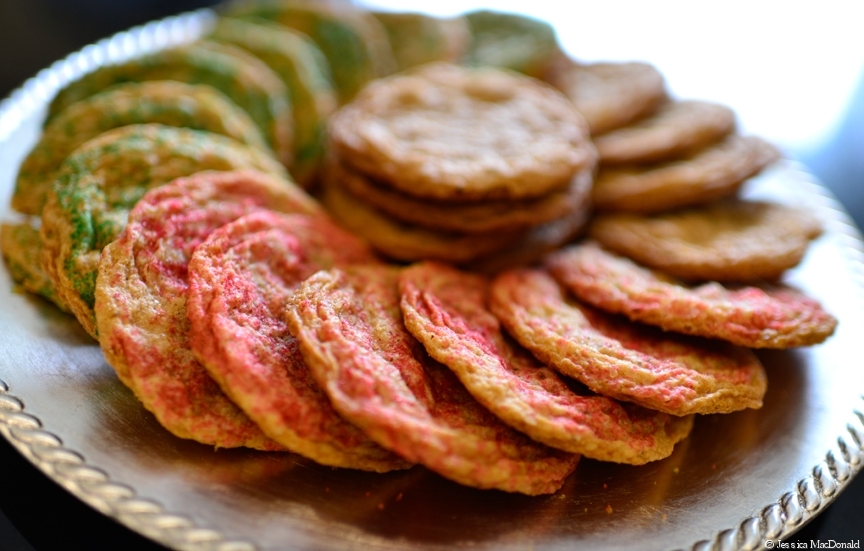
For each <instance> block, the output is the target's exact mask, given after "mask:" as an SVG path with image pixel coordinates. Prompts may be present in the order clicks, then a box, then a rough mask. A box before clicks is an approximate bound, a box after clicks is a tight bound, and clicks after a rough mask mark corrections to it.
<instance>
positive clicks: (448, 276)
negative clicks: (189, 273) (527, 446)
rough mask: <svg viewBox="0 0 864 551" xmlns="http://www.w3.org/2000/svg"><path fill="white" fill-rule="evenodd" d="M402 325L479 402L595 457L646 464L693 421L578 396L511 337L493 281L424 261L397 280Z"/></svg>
mask: <svg viewBox="0 0 864 551" xmlns="http://www.w3.org/2000/svg"><path fill="white" fill-rule="evenodd" d="M399 289H400V293H401V295H402V302H401V304H402V314H403V317H404V320H405V326H406V327H407V328H408V330H409V331H410V332H411V334H413V335H414V336H415V337H416V338H417V339H418V340H419V341H420V342H421V343H422V344H423V345H424V346H425V347H426V351H427V352H429V355H430V356H432V357H433V358H435V359H436V360H438V361H439V362H441V363H443V364H444V365H446V366H447V367H449V368H450V369H451V370H452V371H453V372H454V373H455V374H456V376H457V377H459V380H460V381H462V383H463V384H464V385H465V387H466V388H467V389H468V392H470V393H471V394H472V395H473V396H474V397H475V398H476V399H477V401H479V402H480V403H481V404H483V405H484V406H485V407H486V408H488V409H489V410H490V411H491V412H492V413H494V414H495V415H497V416H498V418H499V419H501V420H502V421H504V422H505V423H507V424H508V425H510V426H512V427H513V428H515V429H517V430H519V431H521V432H524V433H525V434H527V435H528V436H530V437H531V438H533V439H534V440H537V441H538V442H543V443H544V444H546V445H549V446H552V447H555V448H559V449H562V450H566V451H570V452H574V453H581V454H583V455H584V456H586V457H590V458H592V459H599V460H601V461H614V462H616V463H627V464H631V465H641V464H643V463H647V462H649V461H655V460H657V459H662V458H664V457H667V456H668V455H670V454H671V453H672V448H673V446H674V445H675V443H676V442H678V441H679V440H681V439H682V438H685V437H686V436H687V434H688V433H689V432H690V429H691V427H692V426H693V419H692V417H687V418H679V417H673V416H670V415H668V414H664V413H659V412H656V411H651V410H647V409H644V408H640V407H638V406H633V405H626V406H625V405H622V404H620V403H618V402H616V401H615V400H612V399H609V398H606V397H605V396H580V395H579V394H577V393H575V392H574V391H572V390H570V388H569V387H568V386H567V384H566V383H565V382H564V381H563V380H562V379H561V378H559V376H558V375H557V374H556V373H555V372H554V371H553V370H551V369H549V368H547V367H546V366H544V365H543V364H541V363H540V362H538V361H537V360H536V359H535V358H534V357H533V356H531V355H530V354H529V353H528V352H527V351H526V350H524V349H522V348H520V347H518V346H516V345H515V344H514V343H513V342H512V341H510V340H508V339H507V338H506V337H505V336H504V334H503V333H502V330H501V325H500V323H499V321H498V320H497V319H496V318H495V316H493V315H492V313H491V312H489V310H488V308H487V306H486V303H487V300H488V290H489V281H488V279H486V278H484V277H481V276H477V275H473V274H468V273H465V272H459V271H457V270H455V269H453V268H450V267H448V266H446V265H443V264H436V263H433V262H423V263H420V264H415V265H413V266H411V267H409V268H406V269H405V270H404V271H403V272H402V276H401V277H400V279H399Z"/></svg>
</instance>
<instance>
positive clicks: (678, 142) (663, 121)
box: [594, 100, 735, 165]
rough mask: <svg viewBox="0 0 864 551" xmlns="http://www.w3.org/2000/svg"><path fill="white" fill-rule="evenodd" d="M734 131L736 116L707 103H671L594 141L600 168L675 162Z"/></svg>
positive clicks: (717, 105) (720, 106)
mask: <svg viewBox="0 0 864 551" xmlns="http://www.w3.org/2000/svg"><path fill="white" fill-rule="evenodd" d="M733 130H735V112H734V111H732V109H730V108H729V107H726V106H725V105H720V104H717V103H710V102H707V101H695V100H689V101H672V102H669V103H666V104H665V105H663V106H661V107H660V108H659V109H657V111H655V112H654V113H653V114H652V115H651V116H650V117H648V118H644V119H640V120H638V121H636V122H634V123H633V124H630V125H627V126H624V127H622V128H618V129H616V130H612V131H610V132H606V133H605V134H601V135H599V136H595V137H594V145H595V146H597V153H599V155H600V163H601V164H604V165H605V164H622V163H645V162H656V161H663V160H667V159H674V158H676V157H678V156H681V155H685V154H688V153H692V152H693V151H695V150H697V149H699V148H701V147H704V146H706V145H708V144H711V143H714V142H717V141H719V140H721V139H722V138H723V137H724V136H726V135H728V134H730V133H731V132H732V131H733Z"/></svg>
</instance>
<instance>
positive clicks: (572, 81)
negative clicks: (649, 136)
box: [544, 55, 669, 136]
mask: <svg viewBox="0 0 864 551" xmlns="http://www.w3.org/2000/svg"><path fill="white" fill-rule="evenodd" d="M544 78H545V80H546V81H547V82H549V83H550V84H552V85H553V86H555V87H556V88H558V89H559V90H561V91H562V92H564V95H566V96H567V97H568V98H570V101H572V102H573V105H575V106H576V109H577V110H578V111H579V112H580V113H582V116H584V117H585V120H586V121H587V122H588V127H589V128H590V129H591V135H592V136H597V135H600V134H603V133H604V132H608V131H610V130H614V129H616V128H621V127H622V126H626V125H628V124H630V123H632V122H633V121H635V120H637V119H640V118H643V117H646V116H648V115H650V114H651V113H653V112H654V111H656V110H657V108H658V107H660V105H662V104H663V103H665V102H666V101H668V99H669V96H668V95H667V92H666V82H665V81H664V79H663V75H662V74H661V73H660V71H658V70H657V68H656V67H654V66H653V65H650V64H648V63H640V62H630V63H589V64H581V63H576V62H574V61H572V60H570V59H568V58H566V57H565V56H563V55H562V56H559V58H558V59H556V61H555V63H553V64H552V66H551V67H550V69H549V70H548V71H547V72H546V74H545V76H544Z"/></svg>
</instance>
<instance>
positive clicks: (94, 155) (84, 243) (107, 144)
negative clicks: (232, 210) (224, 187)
mask: <svg viewBox="0 0 864 551" xmlns="http://www.w3.org/2000/svg"><path fill="white" fill-rule="evenodd" d="M237 168H256V169H260V170H263V171H264V172H268V173H270V174H274V175H276V176H279V177H285V169H284V168H283V167H282V165H280V164H279V163H278V162H277V161H275V160H274V159H273V158H272V157H270V156H269V155H267V154H266V153H263V152H262V151H261V150H259V149H254V148H251V147H248V146H245V145H243V144H241V143H239V142H236V141H234V140H232V139H230V138H226V137H225V136H219V135H216V134H211V133H209V132H200V131H197V130H190V129H187V128H174V127H169V126H163V125H159V124H145V125H132V126H124V127H122V128H116V129H114V130H109V131H108V132H106V133H104V134H101V135H99V136H98V137H96V138H94V139H93V140H90V141H88V142H85V143H84V144H83V145H81V147H79V148H78V149H77V150H75V151H74V152H73V153H72V154H71V155H70V156H69V157H68V158H67V159H66V161H65V162H64V163H63V166H62V167H61V169H60V173H59V175H58V179H57V182H56V184H55V186H54V189H53V190H52V191H51V192H50V193H49V194H48V200H47V202H46V204H45V209H44V210H43V212H42V228H41V231H40V233H41V238H42V242H43V251H42V268H43V270H44V271H45V273H46V275H47V276H48V277H49V278H50V279H51V281H52V283H53V284H54V288H55V291H56V292H57V294H58V295H60V298H61V300H62V301H64V302H65V303H67V304H68V305H69V307H70V308H71V310H72V312H73V313H74V314H75V317H76V318H78V321H79V322H81V325H83V326H84V329H86V330H87V332H88V333H90V334H91V335H92V336H94V337H95V336H96V325H95V321H94V317H93V293H94V289H95V284H96V270H97V267H98V264H99V256H100V254H101V251H102V248H103V247H104V246H105V245H107V244H108V243H110V242H111V241H113V240H114V239H115V238H116V237H117V236H118V235H119V234H120V232H122V231H123V229H124V228H125V227H126V217H127V214H128V211H129V209H130V208H131V207H132V206H133V205H134V204H135V203H136V202H137V201H138V199H139V198H140V197H141V196H142V195H144V193H145V192H146V191H147V190H149V189H151V188H153V187H156V186H160V185H162V184H165V183H167V182H170V181H171V180H173V179H174V178H177V177H180V176H187V175H189V174H192V173H194V172H199V171H201V170H233V169H237ZM282 181H283V182H284V183H283V185H284V186H285V187H292V186H293V184H292V183H291V182H290V181H289V180H287V179H285V180H282Z"/></svg>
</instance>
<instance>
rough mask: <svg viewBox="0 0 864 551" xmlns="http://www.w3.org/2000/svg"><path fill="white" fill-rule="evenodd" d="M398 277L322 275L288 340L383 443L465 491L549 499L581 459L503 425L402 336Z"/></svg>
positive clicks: (373, 271) (339, 406) (354, 272)
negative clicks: (487, 490) (296, 342)
mask: <svg viewBox="0 0 864 551" xmlns="http://www.w3.org/2000/svg"><path fill="white" fill-rule="evenodd" d="M398 277H399V270H398V268H395V267H387V266H380V267H370V268H363V269H358V268H354V269H350V270H344V271H341V270H329V271H322V272H318V273H317V274H315V275H313V276H312V277H311V278H309V279H307V280H306V281H305V282H304V283H303V285H301V287H300V289H299V290H298V291H297V293H295V294H294V296H293V297H292V299H291V301H290V306H289V308H288V309H287V314H286V315H287V317H288V323H289V326H290V328H291V333H292V334H294V335H295V336H296V337H297V338H298V339H299V341H300V350H301V352H302V353H303V357H304V358H305V359H306V362H307V364H308V365H309V368H310V370H311V371H312V374H313V375H314V377H315V379H316V380H317V381H318V383H319V385H321V387H322V388H323V389H324V391H325V392H326V393H327V395H328V396H329V397H330V400H331V401H332V403H333V407H335V408H336V410H337V411H338V412H339V413H340V414H341V415H342V416H343V417H345V418H346V419H348V420H349V421H351V422H353V423H354V424H356V425H357V426H359V427H361V428H362V429H363V430H365V431H366V433H367V434H369V436H370V437H371V438H372V439H374V440H375V441H377V442H378V443H379V444H381V445H382V446H384V447H386V448H389V449H391V450H393V451H395V452H396V453H398V454H399V455H401V456H403V457H404V458H406V459H408V460H410V461H415V462H417V463H421V464H423V465H425V466H426V467H428V468H429V469H431V470H433V471H435V472H437V473H439V474H440V475H442V476H444V477H446V478H449V479H451V480H455V481H456V482H459V483H461V484H465V485H467V486H473V487H477V488H496V489H499V490H504V491H508V492H520V493H525V494H529V495H537V494H546V493H552V492H554V491H555V490H557V489H558V488H560V487H561V485H562V484H563V482H564V478H565V477H566V476H567V475H568V474H570V472H572V471H573V469H575V468H576V464H577V462H578V460H579V456H578V455H575V454H570V453H565V452H562V451H559V450H554V449H552V448H549V447H547V446H544V445H542V444H539V443H536V442H533V441H532V440H530V439H529V438H528V437H526V436H524V435H522V434H520V433H518V432H516V431H514V430H513V429H511V428H509V427H507V426H506V425H504V424H503V423H501V422H500V421H499V420H498V419H497V418H496V417H495V416H493V415H492V414H491V413H489V411H488V410H486V409H485V408H483V407H482V406H481V405H480V404H478V403H477V401H476V400H474V398H472V397H471V395H470V394H468V392H467V391H466V390H465V388H464V387H463V386H462V384H461V383H460V382H459V380H458V379H457V378H456V377H455V376H454V375H453V374H452V373H451V372H450V370H448V369H447V368H446V367H444V366H442V365H440V364H438V363H437V362H435V361H433V360H431V359H430V358H429V357H428V356H427V355H426V354H425V352H424V351H423V349H422V347H421V346H420V344H419V343H418V342H417V341H416V340H415V339H414V338H413V337H412V336H411V334H410V333H408V331H407V330H406V329H405V326H404V325H403V323H402V314H401V312H400V310H399V293H398V289H397V283H398Z"/></svg>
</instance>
